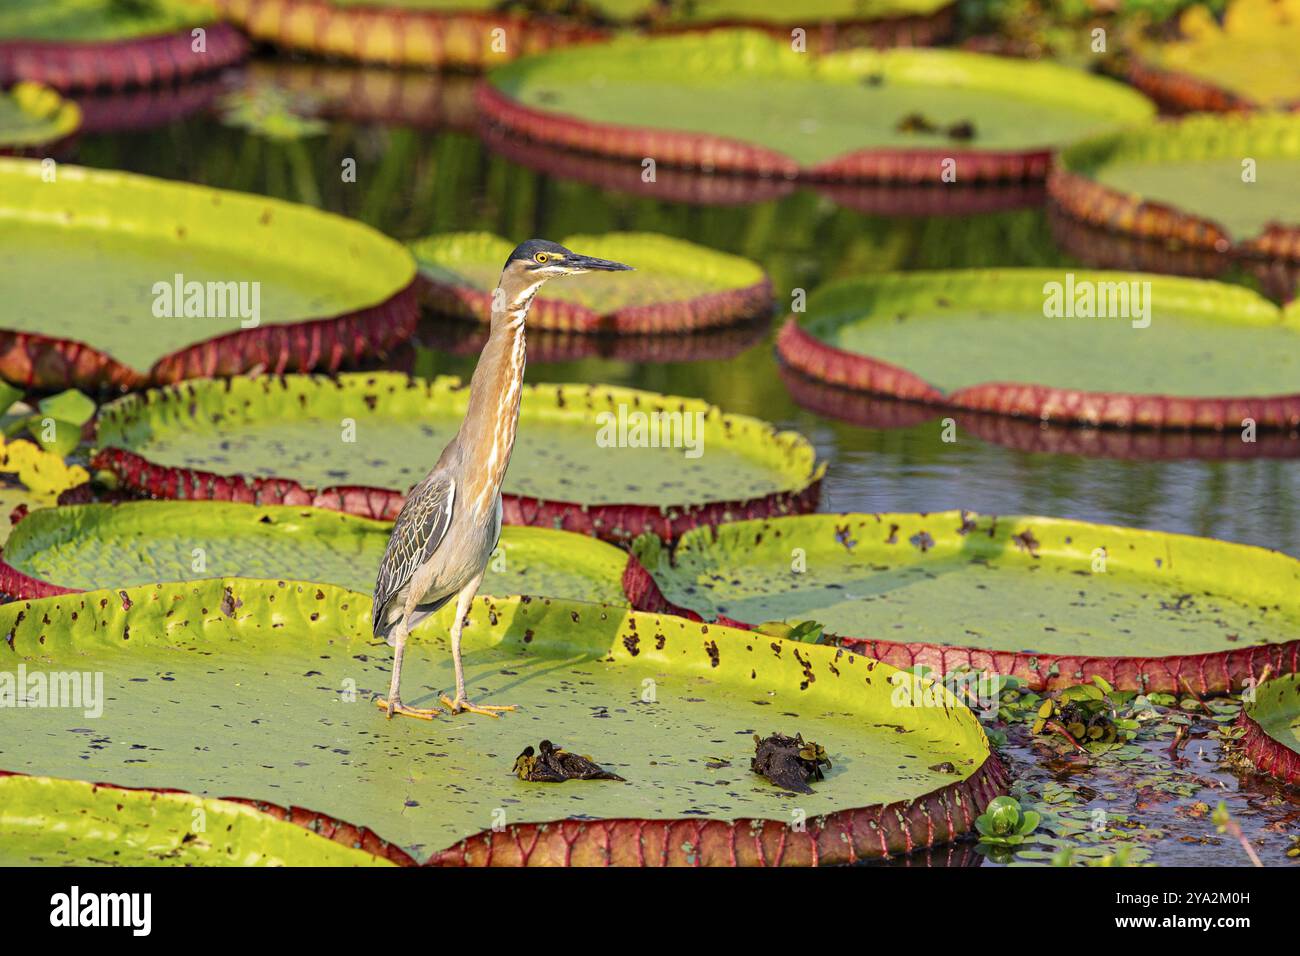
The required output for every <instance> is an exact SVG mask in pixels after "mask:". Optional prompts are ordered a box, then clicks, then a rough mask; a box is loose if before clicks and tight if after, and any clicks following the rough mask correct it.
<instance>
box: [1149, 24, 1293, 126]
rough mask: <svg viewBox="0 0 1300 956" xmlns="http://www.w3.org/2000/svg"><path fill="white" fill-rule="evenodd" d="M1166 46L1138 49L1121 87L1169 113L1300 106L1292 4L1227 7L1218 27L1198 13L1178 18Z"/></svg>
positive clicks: (1152, 44) (1153, 43) (1151, 44)
mask: <svg viewBox="0 0 1300 956" xmlns="http://www.w3.org/2000/svg"><path fill="white" fill-rule="evenodd" d="M1178 34H1179V35H1178V36H1177V37H1175V38H1174V39H1172V40H1169V39H1165V40H1152V41H1148V42H1139V43H1138V45H1137V48H1136V50H1134V54H1135V59H1134V62H1132V63H1130V65H1129V67H1128V76H1129V79H1130V80H1131V81H1132V82H1133V83H1134V84H1136V85H1137V86H1138V87H1139V88H1140V89H1141V90H1142V91H1143V92H1145V93H1147V94H1148V95H1149V96H1151V97H1153V98H1154V99H1155V100H1156V101H1157V102H1159V103H1161V105H1165V106H1168V107H1169V108H1171V109H1176V110H1194V111H1201V110H1235V109H1243V108H1252V107H1257V106H1258V107H1265V108H1279V107H1282V108H1285V107H1288V106H1294V105H1297V104H1300V74H1298V73H1297V71H1296V69H1295V50H1296V46H1297V44H1300V2H1297V0H1231V2H1230V3H1229V4H1228V5H1227V10H1226V11H1225V12H1224V15H1223V20H1222V22H1221V23H1220V22H1219V21H1218V20H1216V19H1215V17H1214V15H1213V14H1212V13H1211V12H1210V11H1209V9H1208V8H1207V7H1204V6H1199V5H1198V6H1192V7H1189V8H1187V9H1186V10H1184V11H1183V13H1182V15H1181V16H1180V17H1179V18H1178Z"/></svg>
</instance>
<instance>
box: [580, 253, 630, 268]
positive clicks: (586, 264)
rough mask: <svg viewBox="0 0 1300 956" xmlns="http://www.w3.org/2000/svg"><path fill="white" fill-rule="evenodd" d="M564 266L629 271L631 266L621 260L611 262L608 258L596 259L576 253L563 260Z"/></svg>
mask: <svg viewBox="0 0 1300 956" xmlns="http://www.w3.org/2000/svg"><path fill="white" fill-rule="evenodd" d="M564 265H565V267H566V268H569V269H574V270H578V269H581V270H583V271H585V272H630V271H632V267H631V266H625V265H623V263H621V262H613V261H611V260H609V259H597V258H596V257H595V256H580V255H577V254H576V253H575V254H574V255H571V256H569V257H567V258H566V259H565V260H564Z"/></svg>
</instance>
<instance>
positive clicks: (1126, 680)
mask: <svg viewBox="0 0 1300 956" xmlns="http://www.w3.org/2000/svg"><path fill="white" fill-rule="evenodd" d="M814 517H816V516H814ZM834 517H835V518H839V519H846V520H848V519H853V518H859V519H868V518H869V519H872V520H874V521H876V522H878V523H881V524H882V525H883V523H884V522H886V521H887V519H889V518H890V517H894V516H891V515H887V514H886V515H853V514H843V515H836V516H834ZM899 517H921V518H926V519H933V520H934V521H936V522H938V521H942V520H950V521H960V522H961V524H962V526H963V527H967V526H970V527H972V528H973V527H974V522H975V521H976V520H977V519H978V518H979V517H980V516H978V515H975V514H974V513H973V512H968V511H960V512H957V511H952V512H940V513H935V514H929V515H919V516H899ZM777 520H778V523H779V520H780V519H777ZM794 520H798V519H797V518H796V519H794ZM993 520H994V523H995V525H996V524H997V523H998V522H999V521H1001V522H1011V523H1013V524H1014V523H1016V522H1022V521H1034V520H1037V521H1040V522H1041V521H1052V520H1054V519H1043V518H1037V519H1036V518H1034V517H1032V516H1009V515H1004V516H994V519H993ZM753 524H755V525H756V526H758V525H759V524H760V523H759V522H753ZM1068 524H1071V525H1077V526H1079V527H1095V528H1102V529H1105V530H1110V531H1114V532H1118V533H1122V534H1126V535H1130V536H1134V535H1136V536H1141V535H1147V534H1151V532H1144V531H1134V530H1131V529H1125V528H1106V526H1103V525H1089V523H1087V522H1068ZM771 526H772V523H771V522H766V523H762V528H763V529H766V528H769V527H771ZM892 527H893V530H891V534H896V533H897V527H898V526H897V525H896V524H895V525H893V526H892ZM718 530H721V529H718ZM714 533H715V534H716V533H718V532H717V531H715V532H714ZM1030 533H1031V537H1032V531H1031V532H1030ZM1170 537H1176V538H1187V537H1188V536H1186V535H1170ZM792 540H793V539H792ZM1192 540H1195V539H1192ZM1034 543H1035V545H1037V542H1034ZM672 546H673V545H671V544H670V547H672ZM1234 547H1244V546H1234ZM1253 550H1255V551H1258V552H1260V553H1264V554H1268V553H1271V552H1268V551H1267V550H1266V549H1263V548H1255V549H1253ZM632 558H633V560H631V561H629V562H628V566H627V569H626V570H625V571H624V573H623V593H624V594H625V595H626V597H627V599H628V602H629V603H630V604H631V605H632V607H633V608H634V609H635V610H638V611H646V612H649V613H655V614H672V615H676V616H678V617H685V618H687V619H688V620H692V621H700V622H704V623H714V624H719V625H722V626H725V627H732V628H736V629H738V630H752V629H753V628H754V626H755V625H754V624H753V623H752V622H750V623H747V622H743V621H738V620H736V619H734V618H731V617H727V616H718V617H717V618H716V619H715V620H714V621H711V622H705V621H704V618H703V617H702V616H701V615H700V614H699V613H698V612H696V611H693V610H691V609H689V608H685V607H681V606H679V605H677V604H675V603H674V602H673V601H671V600H670V599H669V598H668V597H667V596H666V595H665V594H664V593H663V591H662V589H661V588H660V586H659V584H658V582H657V581H656V580H655V578H654V576H653V575H652V574H651V573H650V571H649V570H648V569H647V568H646V566H645V565H644V564H643V563H642V562H641V561H640V560H638V559H637V558H636V555H633V556H632ZM1171 560H1172V559H1171ZM835 640H837V641H838V643H839V644H840V645H841V646H843V647H846V648H852V649H854V650H857V651H859V652H861V653H863V654H866V655H868V656H869V657H872V658H875V659H876V660H879V661H883V662H885V663H886V664H890V665H892V666H894V667H897V668H899V669H900V670H911V669H912V668H914V667H917V666H921V667H928V668H930V670H931V671H932V672H933V673H936V674H951V673H954V672H957V671H961V670H972V671H980V670H982V671H987V672H989V673H994V674H1001V675H1004V676H1014V677H1018V678H1020V679H1022V680H1024V681H1025V682H1026V684H1027V685H1028V686H1029V687H1031V688H1032V689H1034V690H1054V689H1059V688H1062V687H1070V686H1073V685H1075V684H1079V683H1087V682H1088V681H1090V680H1091V679H1092V678H1093V677H1094V676H1099V677H1102V678H1104V679H1105V680H1107V681H1109V682H1110V683H1111V684H1112V685H1114V686H1115V687H1118V688H1121V689H1125V690H1137V691H1142V692H1164V693H1182V692H1185V691H1186V690H1188V689H1190V690H1193V691H1195V692H1196V693H1199V694H1223V693H1232V692H1235V691H1239V690H1241V689H1242V688H1245V687H1250V686H1253V685H1254V684H1255V683H1256V682H1258V681H1259V680H1261V679H1263V678H1264V677H1266V676H1267V675H1269V674H1283V675H1286V674H1294V673H1297V672H1300V639H1296V640H1292V641H1287V642H1285V643H1280V644H1265V645H1257V646H1253V647H1243V648H1234V649H1231V650H1226V651H1210V652H1205V653H1198V654H1178V655H1167V656H1160V657H1118V656H1107V655H1100V656H1092V655H1083V654H1052V653H1027V652H1022V651H1000V650H991V649H988V648H978V647H965V646H960V645H951V644H934V643H930V642H925V641H912V642H900V641H890V640H883V639H878V638H873V637H866V636H854V635H835Z"/></svg>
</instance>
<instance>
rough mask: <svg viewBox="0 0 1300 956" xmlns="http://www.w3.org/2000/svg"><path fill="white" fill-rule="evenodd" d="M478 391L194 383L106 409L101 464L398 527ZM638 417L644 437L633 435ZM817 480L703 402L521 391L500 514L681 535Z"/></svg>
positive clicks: (584, 390)
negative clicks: (652, 430) (653, 438)
mask: <svg viewBox="0 0 1300 956" xmlns="http://www.w3.org/2000/svg"><path fill="white" fill-rule="evenodd" d="M468 397H469V389H468V388H466V387H464V386H463V385H462V383H461V382H460V380H459V379H456V378H438V379H435V380H433V381H423V380H420V379H412V378H407V377H406V376H404V375H397V374H393V373H374V374H359V373H358V374H349V375H341V376H339V377H338V378H337V379H326V378H321V377H315V376H295V375H288V376H283V377H279V378H270V377H265V378H259V379H247V378H242V379H232V380H230V381H229V382H191V383H186V384H184V385H181V386H175V387H171V388H166V389H159V390H155V391H151V392H148V393H144V394H142V395H135V396H126V397H125V398H123V399H120V400H119V401H117V402H115V403H113V404H111V405H109V406H106V407H105V408H104V409H102V410H101V414H100V417H99V420H98V428H99V444H100V448H101V451H100V452H99V453H98V454H97V456H96V458H95V462H96V464H97V467H104V468H111V469H113V470H114V471H116V472H117V473H118V475H119V476H120V477H121V479H122V480H123V481H124V482H125V483H126V485H127V486H128V487H130V488H133V489H136V490H138V491H141V492H145V493H147V494H151V495H154V496H157V497H166V498H209V499H226V500H236V501H252V502H257V503H262V504H313V505H316V506H318V507H329V508H336V509H339V510H343V511H351V512H353V513H354V514H361V515H365V516H368V517H375V518H386V519H389V520H391V519H393V518H396V516H397V513H398V511H400V509H401V504H402V500H403V495H404V494H405V492H406V490H407V489H409V488H410V487H411V486H413V485H414V484H416V483H417V482H418V481H420V480H421V479H423V478H424V476H425V474H426V473H427V472H428V470H429V469H430V468H431V467H433V464H434V463H435V462H436V461H437V460H438V455H439V454H440V453H441V452H442V449H443V447H444V446H445V445H446V443H447V442H448V441H450V440H451V438H452V437H453V436H454V435H455V434H456V431H457V429H459V427H460V423H461V420H462V418H463V416H464V414H465V409H466V404H467V402H468ZM651 413H661V414H663V415H668V416H672V415H676V416H678V417H677V418H676V419H673V418H671V417H669V418H666V419H665V418H660V419H659V421H660V424H661V425H662V424H663V423H665V422H666V423H667V424H668V425H669V432H668V433H667V437H668V438H669V439H670V440H672V439H674V438H676V439H680V441H679V443H678V446H677V447H649V446H648V442H649V437H648V436H649V428H648V426H649V423H650V422H651V421H652V420H651V419H650V418H649V416H650V414H651ZM673 421H679V422H681V427H680V428H679V429H678V431H676V432H674V431H672V422H673ZM637 422H640V423H641V425H642V428H643V433H642V438H643V439H644V441H642V440H641V439H638V438H637V436H636V435H635V434H634V433H633V432H632V431H631V430H630V429H631V428H633V427H635V424H636V423H637ZM620 423H625V424H626V425H627V426H628V429H629V430H622V431H620ZM700 426H702V430H701V427H700ZM687 427H689V428H690V429H691V431H690V432H689V433H688V432H687V430H686V429H687ZM620 435H621V436H622V437H623V438H625V439H626V440H625V441H621V440H620ZM659 435H660V436H663V435H665V432H664V431H663V430H662V428H661V429H660V431H659ZM687 439H689V441H687ZM695 452H698V454H695ZM823 471H824V466H818V465H817V463H816V453H815V451H814V450H813V447H812V446H811V445H810V444H809V443H808V442H807V441H806V440H805V439H804V438H803V437H802V436H800V435H797V434H795V433H794V432H779V433H778V432H776V431H775V430H774V429H773V428H772V427H771V426H770V425H768V424H766V423H765V422H761V421H758V420H757V419H753V418H748V417H745V416H741V415H726V414H724V413H723V412H721V411H720V410H719V409H718V408H716V407H714V406H711V405H708V404H706V403H704V402H701V401H699V400H697V399H690V398H678V397H675V396H666V395H657V394H655V393H653V392H642V391H636V390H633V389H625V388H616V387H613V386H604V385H534V386H525V388H524V392H523V400H522V409H521V414H520V423H519V433H518V437H517V438H516V441H515V446H514V455H513V457H512V459H511V465H510V470H509V472H508V473H507V475H506V480H505V486H504V489H503V490H504V492H505V495H506V503H505V519H506V522H507V523H510V524H537V525H547V526H554V527H557V528H563V529H565V530H570V531H580V532H582V533H585V534H597V535H599V536H601V537H606V538H612V539H622V538H628V537H635V536H636V535H637V534H639V533H641V532H642V531H645V530H652V531H655V532H656V533H660V534H665V535H668V536H674V535H676V534H678V533H680V531H681V530H683V529H685V528H688V527H695V526H696V525H699V524H708V523H713V522H716V521H720V520H727V516H729V515H730V516H736V517H739V516H742V515H754V514H763V515H767V514H778V513H780V514H783V513H787V512H789V511H806V510H811V509H812V507H814V505H815V502H816V498H817V491H818V487H819V484H820V480H821V475H822V472H823Z"/></svg>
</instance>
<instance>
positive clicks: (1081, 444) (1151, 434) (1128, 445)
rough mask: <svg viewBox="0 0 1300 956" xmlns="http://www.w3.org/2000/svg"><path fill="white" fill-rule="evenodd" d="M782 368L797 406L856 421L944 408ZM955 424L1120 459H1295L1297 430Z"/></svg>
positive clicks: (912, 416) (926, 416)
mask: <svg viewBox="0 0 1300 956" xmlns="http://www.w3.org/2000/svg"><path fill="white" fill-rule="evenodd" d="M779 371H780V374H781V380H782V381H783V382H784V383H785V387H786V390H787V391H789V393H790V397H791V398H792V399H794V401H795V404H796V405H799V406H800V407H802V408H806V409H809V410H810V411H814V412H816V413H817V414H819V415H824V416H826V417H827V418H833V419H836V420H838V421H842V422H848V423H849V424H851V425H857V426H859V427H861V428H874V429H895V428H915V427H916V426H918V425H923V424H925V423H926V422H931V421H934V420H935V419H937V418H938V417H939V416H940V415H942V414H944V412H943V410H942V409H938V408H935V407H934V406H933V405H925V404H920V403H916V402H908V401H904V400H902V399H898V398H890V397H888V396H882V395H873V394H871V393H869V392H858V391H853V390H851V389H847V388H842V387H840V386H838V385H829V384H827V383H826V382H822V381H818V380H817V379H815V378H810V377H808V376H807V375H804V374H803V373H802V372H799V371H796V370H795V369H792V368H790V367H789V366H786V365H781V366H779ZM957 424H958V426H959V427H960V428H962V429H965V430H966V431H968V432H970V433H971V434H973V435H975V437H977V438H979V439H981V440H983V441H986V442H991V443H993V444H995V445H1001V446H1002V447H1004V448H1011V449H1014V450H1015V451H1020V452H1027V453H1030V454H1047V455H1080V456H1083V457H1087V458H1114V459H1122V460H1125V461H1183V460H1186V459H1196V460H1203V461H1233V460H1238V459H1255V458H1300V434H1297V433H1295V432H1282V431H1269V432H1260V433H1258V434H1257V435H1256V436H1255V441H1253V442H1244V441H1242V440H1241V436H1240V435H1239V434H1238V433H1237V432H1235V431H1233V432H1228V431H1224V432H1207V431H1151V430H1141V429H1120V428H1088V427H1080V426H1077V425H1073V424H1060V425H1057V424H1049V423H1047V422H1038V421H1029V420H1027V419H1023V418H1013V417H1011V416H1008V415H990V414H987V413H984V412H966V413H964V414H963V415H962V416H961V417H960V418H959V419H957Z"/></svg>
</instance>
